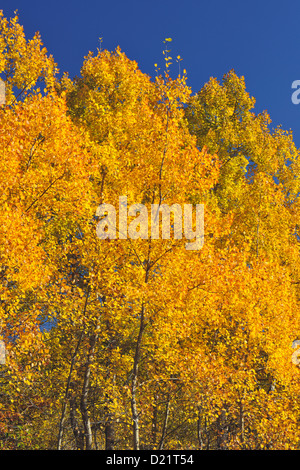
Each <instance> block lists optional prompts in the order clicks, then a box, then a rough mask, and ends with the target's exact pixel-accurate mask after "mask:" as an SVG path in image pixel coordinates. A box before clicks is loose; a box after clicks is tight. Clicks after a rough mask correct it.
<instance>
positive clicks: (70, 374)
mask: <svg viewBox="0 0 300 470" xmlns="http://www.w3.org/2000/svg"><path fill="white" fill-rule="evenodd" d="M89 293H90V290H89V288H88V290H87V294H86V298H85V303H84V308H83V315H85V312H86V307H87V303H88V298H89ZM83 335H84V331H81V333H80V336H79V339H78V341H77V345H76V348H75V351H74V353H73V356H72V359H71V365H70V370H69V376H68V380H67V385H66V391H65V396H64V401H63V407H62V412H61V418H60V423H59V430H58V438H57V450H61V447H62V438H63V430H64V422H65V419H66V411H67V402H68V398H69V390H70V384H71V378H72V373H73V369H74V366H75V362H76V357H77V354H78V350H79V346H80V343H81V340H82V338H83Z"/></svg>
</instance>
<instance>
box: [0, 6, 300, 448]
mask: <svg viewBox="0 0 300 470" xmlns="http://www.w3.org/2000/svg"><path fill="white" fill-rule="evenodd" d="M169 42H170V40H166V42H165V44H166V49H165V51H164V54H165V59H166V60H165V62H166V63H165V70H164V71H162V73H161V74H159V73H158V71H157V73H156V76H155V77H152V78H151V77H150V76H148V75H146V74H145V73H143V72H142V71H141V70H140V69H139V68H138V65H137V63H136V62H135V61H132V60H129V59H128V58H127V57H126V55H125V54H124V53H123V52H122V51H121V50H120V49H119V48H117V49H116V50H115V51H114V52H109V51H107V50H101V51H100V50H99V51H98V52H97V54H96V55H94V54H92V53H89V54H88V56H87V57H85V59H84V62H83V66H82V69H81V74H80V76H79V77H76V78H75V79H70V78H69V76H68V75H67V74H64V75H63V76H62V77H61V78H58V70H57V67H56V64H55V62H54V60H53V58H52V57H51V56H49V54H48V52H47V50H46V49H45V48H44V47H43V44H42V42H41V38H40V36H39V34H36V35H35V36H34V38H33V39H32V40H27V39H26V38H25V35H24V31H23V28H22V26H21V25H20V24H19V20H18V17H17V16H15V17H14V18H12V19H11V20H7V19H6V18H4V17H3V14H1V16H0V73H1V78H2V79H3V81H4V82H5V84H6V103H5V105H3V106H1V108H0V187H1V192H0V204H1V210H0V329H1V331H0V335H1V338H0V339H1V340H3V341H4V342H5V346H6V362H5V364H3V365H0V448H1V449H86V450H89V449H137V450H138V449H201V450H206V449H239V450H241V449H251V450H254V449H298V448H299V444H300V427H299V424H300V404H299V396H300V381H299V378H300V375H299V374H300V372H299V368H298V366H297V365H296V364H295V363H294V362H295V361H294V362H293V361H292V354H293V352H294V351H293V349H292V344H293V341H294V340H297V339H300V329H299V328H300V324H299V322H300V309H299V300H300V291H299V285H300V260H299V235H300V234H299V226H300V220H299V190H300V187H299V186H300V185H299V174H300V166H299V165H300V163H299V150H298V149H297V148H296V146H295V144H294V142H293V137H292V134H291V133H290V132H286V131H284V130H282V128H281V127H279V128H276V129H273V130H271V129H270V123H271V120H270V117H269V116H268V114H267V113H266V112H264V113H262V114H256V113H255V112H254V104H255V100H254V98H252V97H250V96H249V94H248V93H247V91H246V86H245V81H244V78H243V77H238V76H237V75H236V74H235V72H234V71H229V72H228V73H226V74H225V75H224V77H223V80H222V82H219V81H218V80H217V79H215V78H211V79H210V80H209V82H208V83H206V84H205V85H204V86H203V87H202V89H201V90H200V91H199V92H198V93H194V94H193V93H192V90H191V89H190V88H189V87H188V85H187V75H186V72H185V71H184V72H183V73H181V72H179V75H178V76H177V78H172V73H173V71H174V69H175V65H173V66H171V60H170V51H169V50H167V47H169V46H168V44H169ZM177 59H178V61H180V58H179V57H178V58H177ZM119 196H126V197H127V200H128V205H131V204H135V203H142V204H144V205H145V206H146V207H148V208H150V205H151V204H162V203H165V204H169V205H172V204H173V203H178V204H184V203H190V204H198V203H199V204H204V207H205V230H204V233H205V242H204V246H203V248H202V249H201V250H198V251H189V250H186V249H185V240H184V239H178V240H177V239H175V238H174V237H171V238H170V239H169V240H165V239H162V238H160V239H151V238H150V237H149V238H148V239H141V238H137V239H129V238H128V239H122V238H117V239H114V240H112V239H111V240H110V239H106V240H100V239H99V238H98V237H97V236H96V226H97V223H98V219H97V217H96V209H97V207H98V206H99V204H101V203H103V202H106V203H109V204H112V205H114V206H115V207H116V208H117V209H118V207H119ZM149 210H150V209H149Z"/></svg>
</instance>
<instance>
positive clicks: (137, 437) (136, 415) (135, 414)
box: [131, 304, 145, 450]
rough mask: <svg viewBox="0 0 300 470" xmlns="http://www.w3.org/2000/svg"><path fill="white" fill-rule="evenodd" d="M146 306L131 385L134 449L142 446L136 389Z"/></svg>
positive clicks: (143, 308) (136, 349) (137, 343)
mask: <svg viewBox="0 0 300 470" xmlns="http://www.w3.org/2000/svg"><path fill="white" fill-rule="evenodd" d="M144 315H145V306H144V304H143V305H142V309H141V318H140V329H139V334H138V339H137V342H136V348H135V355H134V362H133V377H132V385H131V411H132V420H133V448H134V450H139V448H140V426H139V413H138V409H137V402H136V391H137V382H138V371H139V361H140V356H141V346H142V337H143V332H144V329H145V318H144Z"/></svg>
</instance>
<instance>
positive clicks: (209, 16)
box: [0, 0, 300, 147]
mask: <svg viewBox="0 0 300 470" xmlns="http://www.w3.org/2000/svg"><path fill="white" fill-rule="evenodd" d="M0 9H3V12H4V15H5V16H6V17H10V16H13V12H14V10H16V9H18V13H19V16H20V23H21V24H22V25H23V26H24V29H25V34H26V36H27V37H28V38H29V37H32V36H33V34H34V32H35V31H40V33H41V36H42V39H43V42H44V44H45V46H46V47H47V49H48V51H49V52H50V53H51V54H53V56H54V58H55V60H56V62H57V63H58V66H59V68H60V70H61V71H62V72H63V71H68V72H69V73H70V76H71V77H73V76H74V75H79V73H80V67H81V65H82V62H83V57H84V56H85V55H86V54H87V53H88V52H89V51H90V50H92V51H94V52H96V51H97V47H98V46H99V37H103V46H102V47H103V48H104V49H109V50H114V49H115V48H116V47H117V46H118V45H119V46H120V47H121V49H122V50H123V51H124V52H125V53H126V54H127V56H128V57H129V58H131V59H134V60H136V61H137V62H138V64H139V67H140V68H141V70H142V71H143V72H145V73H147V74H149V75H154V63H158V64H161V65H162V64H163V56H162V49H163V40H164V38H166V37H171V38H172V39H173V41H172V43H171V47H172V54H173V57H175V55H178V54H180V55H181V56H182V57H183V62H182V67H183V68H186V70H187V72H188V78H189V81H188V84H189V85H190V86H191V87H192V89H193V92H196V91H198V90H199V89H200V88H201V87H202V86H203V84H204V83H205V82H207V81H208V80H209V78H210V77H211V76H214V77H217V78H218V79H222V76H223V75H224V73H226V72H228V71H229V70H230V69H232V68H233V69H234V70H235V71H236V73H237V74H238V75H243V76H244V77H245V80H246V86H247V90H248V91H249V93H250V94H251V96H254V97H255V98H256V101H257V104H256V107H255V110H256V112H260V111H262V110H264V109H266V110H267V111H268V112H269V114H270V116H271V119H272V121H273V122H272V126H275V125H277V124H282V127H283V128H284V129H292V130H293V133H294V140H295V142H296V145H297V146H298V147H300V104H299V105H294V104H293V103H292V101H291V95H292V92H293V90H292V89H291V84H292V82H293V81H294V80H300V1H299V0H285V1H283V0H281V1H278V0H273V1H271V0H260V1H259V0H253V1H245V0H227V1H225V0H210V1H205V0H198V1H196V0H185V1H183V0H181V1H179V0H172V1H171V0H151V1H148V0H140V1H138V0H115V1H113V0H112V1H108V0H107V1H103V0H85V1H79V0H51V1H48V2H47V1H44V0H43V1H40V0H2V1H1V3H0ZM177 72H178V69H177V64H174V66H173V73H174V76H175V75H177Z"/></svg>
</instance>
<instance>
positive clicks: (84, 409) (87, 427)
mask: <svg viewBox="0 0 300 470" xmlns="http://www.w3.org/2000/svg"><path fill="white" fill-rule="evenodd" d="M97 337H98V335H97V334H93V335H91V337H90V348H89V353H88V357H87V361H86V365H85V373H84V379H83V387H82V393H81V400H80V411H81V416H82V421H83V427H84V435H85V448H86V450H91V449H92V447H93V434H92V428H91V422H90V418H89V413H88V405H87V402H88V392H89V385H90V375H91V364H92V362H93V358H94V352H95V345H96V341H97Z"/></svg>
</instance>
